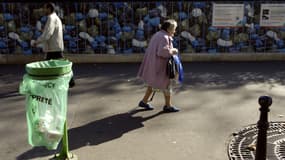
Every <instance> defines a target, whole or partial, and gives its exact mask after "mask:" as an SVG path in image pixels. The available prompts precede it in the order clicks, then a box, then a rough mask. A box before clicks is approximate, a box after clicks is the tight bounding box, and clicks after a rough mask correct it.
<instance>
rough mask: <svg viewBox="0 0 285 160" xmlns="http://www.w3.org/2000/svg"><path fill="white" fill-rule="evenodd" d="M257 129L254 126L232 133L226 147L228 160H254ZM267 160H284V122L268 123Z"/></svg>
mask: <svg viewBox="0 0 285 160" xmlns="http://www.w3.org/2000/svg"><path fill="white" fill-rule="evenodd" d="M257 134H258V129H257V126H256V124H252V125H249V126H246V127H244V128H243V129H241V130H240V131H239V132H237V133H233V135H232V136H231V139H230V142H229V145H228V156H229V159H230V160H251V159H252V160H254V159H255V145H256V141H257ZM267 160H285V122H269V128H268V130H267Z"/></svg>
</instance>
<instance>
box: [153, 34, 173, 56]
mask: <svg viewBox="0 0 285 160" xmlns="http://www.w3.org/2000/svg"><path fill="white" fill-rule="evenodd" d="M158 43H159V45H158V51H157V55H158V56H160V57H164V58H169V57H170V56H171V55H173V54H177V53H178V50H177V49H176V48H170V43H171V42H170V40H169V39H168V38H167V37H163V38H162V39H161V40H160V42H158Z"/></svg>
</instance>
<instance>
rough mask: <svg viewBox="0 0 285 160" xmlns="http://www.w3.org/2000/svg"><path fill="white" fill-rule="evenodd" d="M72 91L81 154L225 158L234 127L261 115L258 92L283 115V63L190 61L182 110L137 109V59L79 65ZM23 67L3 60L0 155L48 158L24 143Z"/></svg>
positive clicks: (274, 114) (177, 97)
mask: <svg viewBox="0 0 285 160" xmlns="http://www.w3.org/2000/svg"><path fill="white" fill-rule="evenodd" d="M73 68H74V74H75V79H76V86H75V87H74V88H72V89H70V91H69V99H68V117H67V118H68V128H69V132H68V134H69V147H70V150H71V152H72V153H74V154H76V155H77V156H78V158H79V159H80V160H88V159H92V160H173V159H175V160H188V159H191V160H201V159H203V160H226V159H228V156H227V144H228V141H229V137H230V135H231V133H233V132H235V131H237V130H239V129H241V128H242V127H243V126H247V125H248V124H252V123H256V122H257V120H258V117H259V110H258V108H259V105H258V103H257V100H258V97H259V96H261V95H269V96H271V97H272V98H273V104H272V106H271V110H270V112H269V120H271V121H284V116H283V115H284V114H285V110H284V107H283V104H284V103H285V100H284V96H285V86H284V85H285V63H284V62H236V63H234V62H232V63H230V62H227V63H223V62H207V63H206V62H195V63H185V64H184V70H185V82H184V85H183V86H179V87H176V89H175V92H174V99H173V103H174V104H175V105H177V106H179V107H180V108H181V111H180V112H178V113H163V112H161V110H162V106H163V105H164V101H163V95H162V93H158V94H156V95H155V97H154V100H153V102H152V104H153V105H154V106H155V109H154V110H152V111H143V110H141V109H139V108H138V107H137V104H138V102H139V100H141V98H142V96H143V94H144V91H145V88H144V87H143V85H142V83H141V82H140V81H139V80H137V79H136V73H137V71H138V68H139V64H138V63H124V64H75V65H74V67H73ZM24 73H25V71H24V65H0V88H1V89H0V102H1V103H0V104H1V107H0V135H1V140H0V156H1V159H3V160H12V159H17V160H28V159H39V160H46V159H49V158H51V157H52V156H53V153H57V152H58V151H47V150H46V149H45V148H42V147H36V148H32V147H31V146H30V145H29V144H28V142H27V127H26V117H25V97H24V96H22V95H19V94H18V84H19V82H20V81H21V80H22V76H23V74H24Z"/></svg>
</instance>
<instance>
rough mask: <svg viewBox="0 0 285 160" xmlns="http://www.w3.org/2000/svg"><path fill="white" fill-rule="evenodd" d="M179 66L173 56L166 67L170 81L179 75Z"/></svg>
mask: <svg viewBox="0 0 285 160" xmlns="http://www.w3.org/2000/svg"><path fill="white" fill-rule="evenodd" d="M178 72H179V71H178V66H177V64H176V63H175V61H174V58H173V56H171V57H169V59H168V61H167V65H166V74H167V76H168V77H169V79H174V78H175V77H176V75H177V74H178Z"/></svg>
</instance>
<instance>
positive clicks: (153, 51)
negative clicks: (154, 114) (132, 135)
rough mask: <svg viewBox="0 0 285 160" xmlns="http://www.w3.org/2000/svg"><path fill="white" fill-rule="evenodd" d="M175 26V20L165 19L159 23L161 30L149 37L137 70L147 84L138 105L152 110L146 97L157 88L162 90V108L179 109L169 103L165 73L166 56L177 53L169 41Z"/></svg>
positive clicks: (167, 80) (168, 89) (167, 109)
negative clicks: (163, 99)
mask: <svg viewBox="0 0 285 160" xmlns="http://www.w3.org/2000/svg"><path fill="white" fill-rule="evenodd" d="M176 27H177V22H176V21H175V20H172V19H169V20H166V21H165V22H164V23H163V24H162V25H161V30H160V31H158V32H156V33H155V34H154V35H153V36H152V38H151V39H150V42H149V45H148V48H147V49H146V53H145V55H144V59H143V61H142V63H141V66H140V69H139V72H138V77H139V78H141V79H142V80H143V81H144V82H145V83H146V84H147V89H146V92H145V95H144V97H143V99H142V100H141V101H140V102H139V107H142V108H145V109H148V110H152V109H153V107H152V106H151V104H149V103H148V99H149V97H150V95H151V94H152V92H153V90H154V89H159V90H161V91H163V93H164V98H165V105H164V107H163V110H164V111H165V112H178V111H179V108H177V107H175V106H173V105H172V104H171V83H170V79H169V78H168V76H167V74H166V64H167V61H168V58H169V57H170V56H171V55H173V54H177V53H178V50H177V49H176V48H173V45H172V43H171V41H172V37H173V36H174V33H175V30H176Z"/></svg>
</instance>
